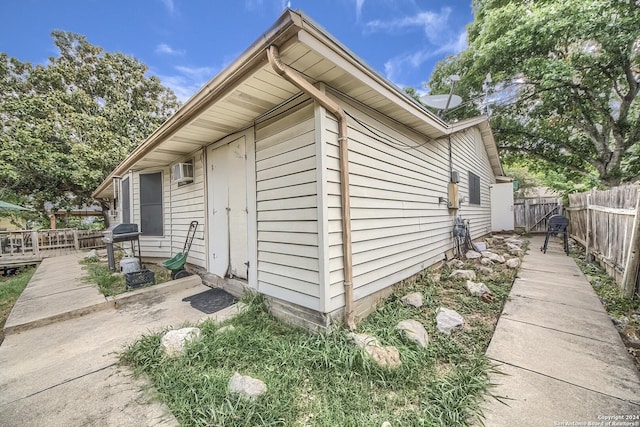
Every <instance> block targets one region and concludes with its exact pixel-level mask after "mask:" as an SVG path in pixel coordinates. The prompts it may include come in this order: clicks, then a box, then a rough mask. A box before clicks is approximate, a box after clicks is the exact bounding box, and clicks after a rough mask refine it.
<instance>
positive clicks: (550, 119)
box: [430, 0, 640, 186]
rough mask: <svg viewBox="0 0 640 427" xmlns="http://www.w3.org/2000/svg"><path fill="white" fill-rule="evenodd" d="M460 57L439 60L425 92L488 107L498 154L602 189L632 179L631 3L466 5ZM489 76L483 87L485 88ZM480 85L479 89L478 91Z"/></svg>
mask: <svg viewBox="0 0 640 427" xmlns="http://www.w3.org/2000/svg"><path fill="white" fill-rule="evenodd" d="M473 7H474V13H475V21H474V22H473V23H472V24H471V25H470V26H469V27H468V37H469V48H468V49H467V50H466V51H463V52H461V53H460V54H459V55H457V56H454V57H449V58H447V59H445V60H444V61H441V62H440V63H439V64H438V65H437V66H436V70H435V71H434V73H433V75H432V77H431V82H430V87H431V89H432V92H433V93H446V92H447V91H448V85H447V82H446V77H447V76H448V75H450V74H458V75H460V76H461V77H462V80H461V81H460V82H459V83H458V85H457V86H456V91H457V92H459V93H460V94H462V95H463V96H464V97H465V98H466V99H469V100H475V102H469V103H467V104H466V105H465V106H464V107H463V108H460V109H458V110H456V111H454V112H451V116H449V118H452V117H456V116H457V117H467V116H471V115H475V114H478V113H479V112H484V108H483V101H485V100H487V99H489V100H491V101H492V105H491V107H490V113H491V116H492V117H491V124H492V126H493V128H494V131H495V133H496V137H497V140H498V144H499V146H500V148H501V149H502V153H503V155H504V156H506V158H507V159H509V158H512V159H513V158H515V159H517V158H528V159H532V160H534V161H535V162H536V163H538V164H539V165H538V168H546V169H547V170H553V171H562V172H563V173H566V174H567V175H568V176H576V175H585V176H588V175H591V174H593V173H594V172H595V174H596V175H597V176H598V177H599V179H600V180H601V181H602V182H603V183H604V184H605V185H608V186H613V185H617V184H619V183H620V182H622V181H625V180H629V179H633V178H635V177H637V175H639V172H640V147H638V144H637V143H638V141H639V140H640V105H639V102H638V98H637V95H638V91H639V90H640V7H639V6H638V2H637V1H634V0H562V1H558V0H536V1H522V0H474V2H473ZM487 74H490V76H491V78H492V82H487V79H486V76H487ZM483 86H484V89H483Z"/></svg>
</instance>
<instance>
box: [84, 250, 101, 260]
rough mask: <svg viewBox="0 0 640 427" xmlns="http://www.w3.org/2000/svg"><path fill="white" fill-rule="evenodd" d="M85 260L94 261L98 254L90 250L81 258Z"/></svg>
mask: <svg viewBox="0 0 640 427" xmlns="http://www.w3.org/2000/svg"><path fill="white" fill-rule="evenodd" d="M83 258H84V259H85V260H90V259H96V258H98V253H97V252H96V250H95V249H91V250H90V251H89V252H87V253H86V254H84V257H83Z"/></svg>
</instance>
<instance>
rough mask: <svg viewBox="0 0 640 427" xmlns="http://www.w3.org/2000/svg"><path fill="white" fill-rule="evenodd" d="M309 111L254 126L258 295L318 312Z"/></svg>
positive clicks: (296, 111) (313, 156)
mask: <svg viewBox="0 0 640 427" xmlns="http://www.w3.org/2000/svg"><path fill="white" fill-rule="evenodd" d="M316 174H317V170H316V146H315V126H314V106H313V104H312V103H306V104H304V106H298V107H296V108H292V109H290V110H288V111H286V112H284V113H283V114H282V115H280V116H276V117H275V118H272V119H270V120H268V121H266V122H264V123H261V124H257V125H256V187H257V221H258V291H259V292H260V293H263V294H266V295H270V296H274V297H277V298H281V299H283V300H286V301H289V302H293V303H295V304H299V305H301V306H304V307H308V308H312V309H315V310H320V309H321V304H320V278H319V277H320V276H319V262H318V256H319V255H318V254H319V252H318V242H319V239H318V208H317V183H316Z"/></svg>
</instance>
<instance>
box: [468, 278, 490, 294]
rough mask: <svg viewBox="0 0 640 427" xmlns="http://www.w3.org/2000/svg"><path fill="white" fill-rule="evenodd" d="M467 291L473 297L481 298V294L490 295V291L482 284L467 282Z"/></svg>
mask: <svg viewBox="0 0 640 427" xmlns="http://www.w3.org/2000/svg"><path fill="white" fill-rule="evenodd" d="M467 290H468V291H469V293H470V294H471V295H473V296H475V297H481V296H482V295H483V294H490V293H491V291H490V290H489V288H487V287H486V286H485V284H484V283H476V282H472V281H471V280H467Z"/></svg>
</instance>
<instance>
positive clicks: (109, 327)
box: [0, 255, 237, 426]
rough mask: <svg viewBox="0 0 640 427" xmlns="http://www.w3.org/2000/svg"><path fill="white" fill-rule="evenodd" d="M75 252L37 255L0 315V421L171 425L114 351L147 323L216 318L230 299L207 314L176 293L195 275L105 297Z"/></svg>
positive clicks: (197, 284) (158, 325)
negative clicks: (0, 327) (0, 326)
mask: <svg viewBox="0 0 640 427" xmlns="http://www.w3.org/2000/svg"><path fill="white" fill-rule="evenodd" d="M78 259H79V257H78V255H70V256H64V257H58V258H49V259H45V260H44V261H43V262H42V264H41V265H40V267H39V268H38V270H37V271H36V273H35V274H34V276H33V278H32V280H31V281H30V282H29V284H28V285H27V288H26V289H25V291H24V292H23V294H22V295H21V296H20V298H19V299H18V301H17V302H16V305H15V307H14V310H13V311H12V313H11V315H10V317H9V319H7V325H6V327H5V333H6V334H7V335H6V337H5V340H4V342H3V343H2V345H1V346H0V425H2V426H116V425H117V426H169V425H177V421H176V420H175V418H174V417H173V415H171V413H170V412H169V411H168V410H167V408H166V407H165V406H164V405H163V404H161V403H160V402H159V401H158V400H157V399H156V398H155V397H154V396H153V394H152V392H149V391H141V390H144V389H146V390H149V387H148V383H147V382H146V381H145V380H144V379H134V378H133V376H132V373H131V372H130V371H129V369H128V368H127V367H124V366H120V365H119V364H118V358H119V353H120V352H121V351H122V350H123V348H124V347H125V346H126V345H128V344H130V343H133V342H134V341H135V340H136V339H137V338H139V337H140V336H141V335H143V334H145V333H148V332H150V331H158V330H161V329H164V328H167V327H170V326H173V327H179V326H181V325H183V324H186V323H189V324H194V323H197V322H199V321H201V320H204V319H205V318H208V317H213V318H215V319H217V320H224V319H225V318H227V317H229V316H232V315H234V314H235V313H236V312H237V306H232V307H229V308H227V309H224V310H222V311H219V312H217V313H215V314H213V315H207V314H205V313H203V312H202V311H199V310H197V309H196V308H194V307H192V306H191V304H190V303H189V302H187V301H184V300H185V299H192V297H194V296H196V295H198V294H200V293H203V292H207V291H209V290H210V288H208V287H206V286H204V285H202V283H201V281H200V279H199V277H198V276H191V277H188V278H185V279H180V280H176V281H173V282H168V283H165V284H162V285H156V286H154V287H151V288H146V289H141V290H138V291H135V292H129V293H127V294H126V295H124V294H123V295H122V296H119V297H117V298H105V297H104V296H102V295H101V294H100V293H99V292H98V290H97V287H96V286H95V285H89V284H87V283H85V281H84V280H83V276H84V272H83V271H82V269H81V266H80V265H79V264H78ZM190 297H191V298H190Z"/></svg>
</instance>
